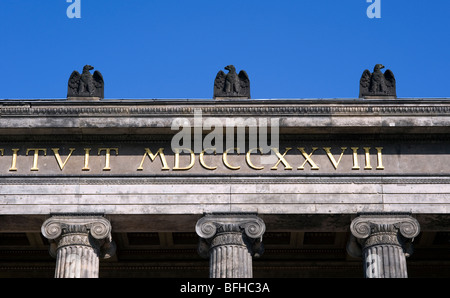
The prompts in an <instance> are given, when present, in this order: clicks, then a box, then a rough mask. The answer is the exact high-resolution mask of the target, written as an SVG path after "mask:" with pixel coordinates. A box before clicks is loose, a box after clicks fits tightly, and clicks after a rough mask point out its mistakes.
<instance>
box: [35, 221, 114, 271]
mask: <svg viewBox="0 0 450 298" xmlns="http://www.w3.org/2000/svg"><path fill="white" fill-rule="evenodd" d="M41 232H42V234H43V235H44V237H46V238H47V239H49V240H50V250H49V251H50V255H52V256H53V257H55V258H56V270H55V278H98V276H99V258H109V257H111V256H112V255H114V253H115V250H116V246H115V244H114V242H113V241H112V239H111V224H110V222H109V221H108V220H107V219H105V218H104V217H102V216H72V215H71V216H53V217H51V218H49V219H47V220H46V221H45V222H44V224H43V225H42V227H41Z"/></svg>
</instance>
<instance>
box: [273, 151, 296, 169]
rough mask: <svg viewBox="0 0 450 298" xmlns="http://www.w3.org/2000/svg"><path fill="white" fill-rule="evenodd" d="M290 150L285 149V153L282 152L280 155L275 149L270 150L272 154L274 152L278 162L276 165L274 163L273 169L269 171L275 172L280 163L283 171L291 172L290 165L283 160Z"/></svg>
mask: <svg viewBox="0 0 450 298" xmlns="http://www.w3.org/2000/svg"><path fill="white" fill-rule="evenodd" d="M291 149H292V148H289V147H286V151H284V154H283V155H281V154H280V152H278V149H277V148H272V150H273V152H275V154H276V156H277V157H278V161H277V163H276V164H275V165H274V166H273V167H271V168H270V169H271V170H277V167H278V164H279V163H280V162H282V163H283V164H284V169H285V170H292V167H291V165H290V164H289V163H288V162H287V161H286V159H284V156H285V155H286V153H287V152H288V151H289V150H291Z"/></svg>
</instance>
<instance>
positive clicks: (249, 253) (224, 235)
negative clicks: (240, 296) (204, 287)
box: [196, 214, 265, 278]
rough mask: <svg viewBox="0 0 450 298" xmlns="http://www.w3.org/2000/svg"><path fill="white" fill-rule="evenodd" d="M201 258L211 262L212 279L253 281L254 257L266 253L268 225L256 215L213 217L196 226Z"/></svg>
mask: <svg viewBox="0 0 450 298" xmlns="http://www.w3.org/2000/svg"><path fill="white" fill-rule="evenodd" d="M196 231H197V234H198V235H199V236H200V244H199V250H198V251H199V254H200V255H201V256H203V257H205V258H209V277H211V278H251V277H253V266H252V257H253V256H255V257H258V256H260V255H261V254H262V253H263V251H264V248H263V245H262V235H263V234H264V232H265V224H264V222H263V221H262V220H261V219H260V218H258V217H257V216H256V215H248V214H210V215H205V216H204V217H203V218H201V219H200V220H199V221H198V222H197V225H196Z"/></svg>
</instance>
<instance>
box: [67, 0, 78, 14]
mask: <svg viewBox="0 0 450 298" xmlns="http://www.w3.org/2000/svg"><path fill="white" fill-rule="evenodd" d="M66 2H67V3H72V4H70V5H69V6H68V7H67V10H66V15H67V17H68V18H69V19H74V18H75V19H81V0H66Z"/></svg>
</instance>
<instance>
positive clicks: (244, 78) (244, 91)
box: [238, 70, 250, 98]
mask: <svg viewBox="0 0 450 298" xmlns="http://www.w3.org/2000/svg"><path fill="white" fill-rule="evenodd" d="M238 76H239V83H240V85H241V90H240V92H239V93H240V94H239V95H241V96H248V97H249V98H250V79H249V78H248V75H247V72H246V71H245V70H241V71H240V72H239V75H238Z"/></svg>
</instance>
